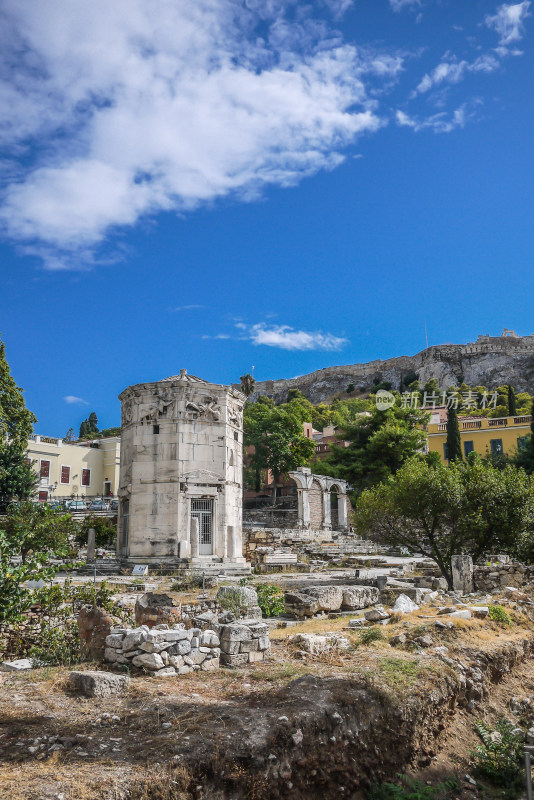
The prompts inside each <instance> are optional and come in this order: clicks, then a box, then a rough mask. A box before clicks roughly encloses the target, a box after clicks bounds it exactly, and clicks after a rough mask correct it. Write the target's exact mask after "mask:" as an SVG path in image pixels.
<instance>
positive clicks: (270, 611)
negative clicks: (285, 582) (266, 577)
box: [256, 583, 285, 617]
mask: <svg viewBox="0 0 534 800" xmlns="http://www.w3.org/2000/svg"><path fill="white" fill-rule="evenodd" d="M256 591H257V593H258V605H259V607H260V608H261V613H262V615H263V616H264V617H277V616H278V615H279V614H282V613H283V612H284V610H285V604H284V593H283V591H282V590H281V589H280V588H279V587H278V586H274V585H273V584H271V583H258V585H257V586H256Z"/></svg>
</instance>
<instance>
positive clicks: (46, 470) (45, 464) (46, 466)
mask: <svg viewBox="0 0 534 800" xmlns="http://www.w3.org/2000/svg"><path fill="white" fill-rule="evenodd" d="M49 477H50V461H43V460H42V459H41V478H49Z"/></svg>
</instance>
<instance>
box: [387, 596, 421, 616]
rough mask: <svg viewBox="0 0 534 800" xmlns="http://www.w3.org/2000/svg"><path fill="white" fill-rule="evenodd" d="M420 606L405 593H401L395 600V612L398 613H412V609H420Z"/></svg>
mask: <svg viewBox="0 0 534 800" xmlns="http://www.w3.org/2000/svg"><path fill="white" fill-rule="evenodd" d="M419 608H420V607H419V606H418V605H417V603H415V602H414V601H413V600H410V598H409V597H408V596H407V595H405V594H400V595H399V596H398V597H397V599H396V600H395V605H394V606H393V612H394V613H396V614H411V613H412V611H419Z"/></svg>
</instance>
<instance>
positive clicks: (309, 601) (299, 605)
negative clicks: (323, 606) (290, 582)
mask: <svg viewBox="0 0 534 800" xmlns="http://www.w3.org/2000/svg"><path fill="white" fill-rule="evenodd" d="M285 608H286V613H288V614H292V615H293V616H295V617H298V618H302V617H313V615H314V614H317V613H318V611H319V603H318V601H317V598H315V597H311V595H307V594H303V593H302V592H286V593H285Z"/></svg>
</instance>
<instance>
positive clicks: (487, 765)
mask: <svg viewBox="0 0 534 800" xmlns="http://www.w3.org/2000/svg"><path fill="white" fill-rule="evenodd" d="M475 728H476V731H477V733H478V735H479V736H480V738H481V739H482V744H480V745H479V746H478V747H476V748H475V749H474V750H472V751H471V759H472V761H473V764H474V766H475V770H476V772H477V773H478V774H479V775H481V776H483V777H485V778H487V779H488V780H489V781H490V782H491V783H493V784H495V785H496V786H504V787H506V789H507V790H509V792H510V794H508V797H510V798H512V797H515V794H514V793H513V792H515V790H517V789H519V788H520V786H521V783H522V772H521V766H520V765H521V756H522V752H523V736H522V734H520V733H514V732H513V731H514V726H513V725H512V724H511V723H510V722H507V721H506V720H504V719H500V720H498V722H497V723H496V724H495V727H494V728H492V727H491V725H488V724H487V723H486V722H482V721H479V722H477V723H476V725H475Z"/></svg>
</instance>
